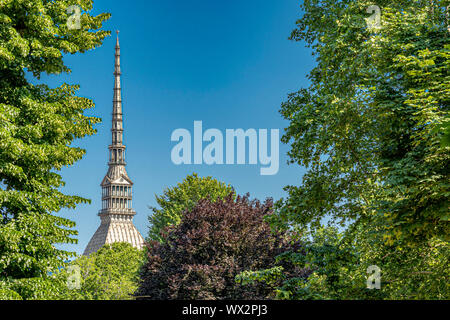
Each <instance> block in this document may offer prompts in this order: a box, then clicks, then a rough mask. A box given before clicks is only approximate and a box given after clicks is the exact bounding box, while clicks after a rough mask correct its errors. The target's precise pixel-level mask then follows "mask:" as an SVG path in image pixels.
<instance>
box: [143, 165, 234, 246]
mask: <svg viewBox="0 0 450 320" xmlns="http://www.w3.org/2000/svg"><path fill="white" fill-rule="evenodd" d="M231 192H234V190H233V188H232V187H231V186H230V185H226V184H225V183H223V182H220V181H217V180H216V179H213V178H212V177H206V178H203V177H198V176H197V174H196V173H194V174H192V175H189V176H187V177H186V178H185V179H184V180H183V181H182V182H181V183H179V184H178V185H177V186H175V187H172V188H167V189H166V190H164V192H163V194H162V195H161V196H156V202H157V203H158V205H159V206H160V209H157V208H154V207H151V209H152V210H153V214H152V215H151V216H149V217H148V221H149V222H150V229H149V233H148V239H147V240H148V241H151V240H156V241H163V235H162V234H161V233H164V229H165V228H166V227H168V226H170V225H173V224H175V225H176V224H178V223H180V221H181V217H182V215H183V212H185V211H186V210H191V209H192V208H193V207H194V206H195V205H196V204H197V202H198V201H199V200H200V199H206V198H209V199H211V201H216V200H217V199H224V198H225V197H226V196H228V195H229V194H230V193H231Z"/></svg>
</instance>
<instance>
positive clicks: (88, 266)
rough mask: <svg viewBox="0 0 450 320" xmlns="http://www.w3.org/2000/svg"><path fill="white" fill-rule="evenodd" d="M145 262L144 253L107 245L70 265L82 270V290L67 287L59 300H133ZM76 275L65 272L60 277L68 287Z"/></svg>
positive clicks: (125, 246)
mask: <svg viewBox="0 0 450 320" xmlns="http://www.w3.org/2000/svg"><path fill="white" fill-rule="evenodd" d="M143 261H144V250H139V249H137V248H134V247H133V246H132V245H131V244H129V243H126V242H115V243H112V244H110V245H104V246H103V247H101V248H100V249H99V250H98V251H97V252H94V253H92V254H91V255H89V256H82V257H80V258H78V259H76V260H75V261H73V262H72V263H71V265H72V266H78V267H80V275H81V278H80V280H81V281H80V289H75V288H74V289H69V288H68V287H67V286H66V288H65V290H64V293H63V294H62V295H61V296H60V297H59V298H60V299H72V300H125V299H131V298H132V294H133V293H134V292H135V291H136V289H137V287H138V280H139V277H138V272H139V269H140V267H141V266H142V263H143ZM71 275H73V272H72V271H71V272H68V270H67V269H66V270H63V271H62V272H61V273H60V274H59V275H58V277H59V278H60V279H64V282H65V283H67V279H68V277H69V276H71Z"/></svg>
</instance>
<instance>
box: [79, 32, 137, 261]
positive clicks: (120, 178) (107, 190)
mask: <svg viewBox="0 0 450 320" xmlns="http://www.w3.org/2000/svg"><path fill="white" fill-rule="evenodd" d="M120 75H121V72H120V45H119V35H118V32H117V40H116V47H115V66H114V98H113V112H112V127H111V134H112V143H111V145H109V162H108V167H109V168H108V172H107V173H106V175H105V177H104V178H103V181H102V183H101V184H100V186H101V188H102V209H101V210H100V211H99V213H98V215H99V217H100V226H99V227H98V229H97V231H95V233H94V235H93V236H92V238H91V240H90V241H89V243H88V245H87V247H86V249H85V250H84V253H83V255H89V254H91V253H92V252H96V251H97V250H98V249H100V248H101V247H102V246H103V245H104V244H110V243H113V242H128V243H130V244H131V245H133V247H136V248H139V249H140V248H142V247H143V244H144V239H143V237H142V235H141V234H140V233H139V231H138V230H137V229H136V227H135V226H134V224H133V217H134V215H136V212H135V211H134V210H133V207H132V199H133V196H132V194H133V182H132V181H131V179H130V177H128V174H127V171H126V170H125V166H126V163H125V145H124V144H123V118H122V116H123V113H122V93H121V87H120Z"/></svg>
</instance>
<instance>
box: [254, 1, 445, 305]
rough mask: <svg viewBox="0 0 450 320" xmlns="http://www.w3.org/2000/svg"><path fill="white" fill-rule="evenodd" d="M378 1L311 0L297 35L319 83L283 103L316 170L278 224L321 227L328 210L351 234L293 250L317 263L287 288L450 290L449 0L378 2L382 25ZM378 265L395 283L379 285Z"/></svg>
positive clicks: (292, 189) (287, 293) (294, 293)
mask: <svg viewBox="0 0 450 320" xmlns="http://www.w3.org/2000/svg"><path fill="white" fill-rule="evenodd" d="M372 4H373V3H371V2H369V1H364V0H349V1H331V0H324V1H318V0H305V1H304V2H303V4H302V8H303V11H304V15H303V17H302V18H301V19H300V20H298V21H297V28H296V29H295V30H294V31H293V32H292V34H291V39H292V40H296V41H305V42H306V43H307V44H308V45H309V46H310V47H312V49H313V53H314V55H315V56H316V57H317V66H316V67H315V68H314V69H313V70H312V71H311V73H310V74H309V79H310V80H311V85H310V87H309V88H307V89H301V90H300V91H298V92H297V93H293V94H290V95H289V97H288V101H287V102H285V103H283V104H282V107H281V114H282V115H283V117H284V118H285V119H287V120H288V121H290V124H289V126H288V127H287V128H286V132H285V135H284V136H283V138H282V140H283V142H284V143H289V144H290V145H291V150H290V151H289V156H290V159H291V162H292V163H298V164H300V165H303V166H305V167H306V168H307V172H306V174H305V175H304V176H303V178H302V184H301V185H300V186H288V187H286V189H285V190H286V191H287V192H288V194H289V196H288V198H287V199H286V200H283V201H280V202H279V203H278V204H277V210H276V212H277V214H276V215H272V216H271V217H270V221H271V223H272V224H273V226H276V227H281V228H290V227H293V226H295V227H301V228H307V227H310V228H311V229H312V232H313V234H317V233H320V232H321V228H322V219H323V218H326V217H328V218H330V223H331V224H333V223H338V224H340V225H341V226H343V227H346V231H345V233H344V235H343V236H342V237H340V236H339V237H338V236H333V237H328V240H327V242H326V245H325V247H323V245H320V244H319V245H317V244H314V243H313V244H312V245H309V246H307V247H306V249H305V250H306V251H307V255H306V256H307V258H305V259H308V260H305V261H302V260H298V259H297V257H296V256H295V255H292V254H288V253H287V254H285V255H282V257H283V259H288V260H290V261H292V262H293V263H297V264H298V265H299V266H300V267H301V266H302V264H303V263H307V264H311V263H312V262H311V261H315V263H312V266H315V267H314V268H313V269H314V270H315V271H314V272H313V273H312V274H311V275H310V277H309V278H308V280H307V281H306V282H304V281H303V282H302V281H297V279H295V277H294V278H292V277H287V278H286V279H285V285H283V286H282V287H280V288H279V289H278V290H279V292H280V297H288V298H305V297H307V298H327V299H328V298H331V299H337V298H340V299H346V298H347V299H366V298H389V299H405V298H407V299H442V298H443V297H444V298H445V297H448V294H446V292H447V291H448V286H447V283H448V275H449V274H448V271H446V267H445V266H446V265H447V264H448V260H449V257H450V252H449V244H448V240H449V238H448V236H449V234H450V232H449V231H450V230H449V223H448V218H449V216H448V197H449V195H450V193H449V186H450V185H449V184H448V181H449V171H448V169H447V168H448V167H449V160H450V157H449V155H450V153H449V147H448V145H447V144H446V143H445V140H446V131H445V128H446V126H447V124H448V111H449V110H448V108H449V94H450V81H449V80H450V79H449V73H448V70H449V52H450V51H449V49H450V46H449V44H448V36H449V32H448V27H447V25H448V23H447V21H446V19H445V14H446V12H445V8H446V6H447V5H448V1H425V0H423V1H378V3H377V4H378V5H379V6H380V7H381V26H380V27H374V26H372V25H370V23H368V21H367V20H366V19H367V18H368V16H369V15H367V14H366V9H367V8H368V7H369V5H372ZM341 238H342V239H341ZM318 248H319V249H320V250H319V251H317V249H318ZM325 249H326V250H325ZM329 249H330V250H331V251H329ZM324 250H325V251H324ZM342 250H343V252H347V253H346V254H345V255H344V256H342V255H341V253H342ZM318 252H323V253H324V255H317V253H318ZM325 253H326V254H325ZM311 259H312V260H311ZM323 262H327V263H326V265H331V266H334V267H333V268H332V269H329V268H328V269H327V268H325V269H321V268H320V265H321V263H323ZM372 264H373V265H378V266H379V267H380V268H381V269H382V272H383V275H384V276H383V277H384V278H383V279H384V280H383V281H384V282H383V283H382V288H384V289H382V290H381V291H379V292H375V293H374V292H372V293H368V291H367V290H362V291H361V287H362V285H363V284H364V280H365V279H366V278H367V274H366V267H367V266H368V265H372ZM447 269H448V268H447ZM278 276H280V277H283V276H284V274H283V273H282V272H281V273H280V272H278ZM258 277H259V275H258V274H254V275H253V278H254V279H258ZM261 279H262V278H261ZM330 279H331V280H330ZM292 283H294V285H291V284H292ZM305 288H307V289H308V290H307V291H304V290H303V289H305ZM320 288H323V290H322V289H320ZM311 289H313V290H311Z"/></svg>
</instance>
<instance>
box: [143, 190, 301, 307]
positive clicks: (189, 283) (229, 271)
mask: <svg viewBox="0 0 450 320" xmlns="http://www.w3.org/2000/svg"><path fill="white" fill-rule="evenodd" d="M271 213H272V203H271V201H270V200H266V202H265V203H264V204H261V203H260V202H258V201H256V200H254V201H249V199H248V196H244V197H241V196H238V197H237V198H236V200H234V199H233V194H230V195H228V196H227V197H226V198H225V199H224V200H217V201H215V202H212V201H211V200H210V199H201V200H199V201H198V203H197V205H196V206H195V207H194V208H193V209H192V210H190V211H186V212H185V214H184V215H183V216H182V217H181V221H180V223H179V224H178V225H173V226H171V227H170V228H169V229H168V232H167V234H166V235H165V241H164V242H163V243H160V242H157V241H154V242H153V243H151V244H149V245H148V252H147V261H146V263H145V265H144V267H143V268H142V270H141V274H140V276H141V280H142V282H141V285H140V287H139V289H138V291H137V292H136V295H137V297H138V299H156V300H158V299H208V300H211V299H214V300H215V299H265V298H267V297H268V295H270V294H271V291H272V288H266V287H265V286H260V285H258V284H248V285H245V284H241V281H239V279H237V280H238V281H236V279H235V278H236V276H237V275H238V274H239V273H240V272H242V271H244V270H248V269H250V270H259V269H261V268H266V267H268V268H270V267H276V266H277V264H276V262H275V259H274V258H275V256H276V255H278V254H279V253H281V252H283V251H285V250H289V249H292V250H297V251H299V252H300V250H301V247H300V246H299V244H295V243H292V242H290V241H289V237H288V235H287V234H285V233H272V231H271V229H270V226H269V224H268V223H266V222H265V221H264V216H266V215H270V214H271ZM280 266H282V265H280ZM286 268H288V267H287V266H286ZM296 271H297V270H296ZM298 272H300V271H298Z"/></svg>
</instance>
